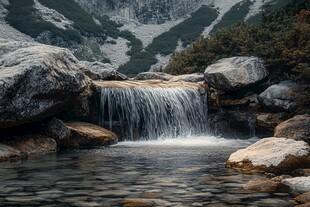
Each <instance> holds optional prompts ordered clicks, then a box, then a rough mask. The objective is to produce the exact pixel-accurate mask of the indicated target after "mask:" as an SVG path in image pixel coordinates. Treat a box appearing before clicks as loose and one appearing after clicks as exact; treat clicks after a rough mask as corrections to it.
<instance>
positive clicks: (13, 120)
mask: <svg viewBox="0 0 310 207" xmlns="http://www.w3.org/2000/svg"><path fill="white" fill-rule="evenodd" d="M80 68H81V66H80V64H79V61H78V60H77V59H76V58H75V57H74V56H73V55H72V53H71V52H70V51H69V50H67V49H63V48H59V47H54V46H48V45H43V44H38V43H27V42H18V41H8V40H4V39H0V128H5V127H9V126H14V125H19V124H23V123H28V122H33V121H36V120H41V119H43V118H45V117H48V116H50V115H52V114H54V113H56V112H58V111H59V110H60V109H61V108H62V107H63V106H64V105H65V104H66V103H67V102H69V101H70V100H72V99H73V98H74V97H76V96H78V95H79V94H80V93H81V92H82V91H83V90H84V89H85V87H86V86H87V85H88V81H89V79H87V78H86V77H85V76H84V74H83V73H82V71H80Z"/></svg>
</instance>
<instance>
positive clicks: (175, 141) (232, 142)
mask: <svg viewBox="0 0 310 207" xmlns="http://www.w3.org/2000/svg"><path fill="white" fill-rule="evenodd" d="M255 141H257V138H252V139H247V140H241V139H224V138H220V137H215V136H189V137H178V138H165V139H161V138H159V139H157V140H149V141H134V142H133V141H125V142H120V143H118V144H117V145H116V146H131V147H139V146H180V147H206V146H248V145H250V144H253V143H254V142H255Z"/></svg>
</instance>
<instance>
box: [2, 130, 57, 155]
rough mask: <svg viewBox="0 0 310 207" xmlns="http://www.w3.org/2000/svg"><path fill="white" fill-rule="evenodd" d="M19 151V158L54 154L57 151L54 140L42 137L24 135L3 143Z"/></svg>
mask: <svg viewBox="0 0 310 207" xmlns="http://www.w3.org/2000/svg"><path fill="white" fill-rule="evenodd" d="M5 144H7V145H8V146H10V147H13V148H14V149H17V150H18V151H20V155H21V156H32V155H39V154H44V153H48V152H54V151H56V149H57V143H56V141H55V139H52V138H50V137H46V136H42V135H25V136H22V137H19V138H15V139H12V140H10V141H7V142H5Z"/></svg>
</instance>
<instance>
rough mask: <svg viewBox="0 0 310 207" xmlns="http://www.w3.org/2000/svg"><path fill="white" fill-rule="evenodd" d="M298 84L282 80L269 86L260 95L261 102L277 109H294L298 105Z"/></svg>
mask: <svg viewBox="0 0 310 207" xmlns="http://www.w3.org/2000/svg"><path fill="white" fill-rule="evenodd" d="M298 87H299V86H298V84H297V83H294V82H291V81H282V82H280V83H279V84H275V85H272V86H270V87H269V88H267V89H266V90H265V91H264V92H262V93H261V94H260V95H259V99H258V100H259V102H260V104H261V105H262V106H263V107H266V108H268V109H272V110H275V111H294V110H295V109H296V108H297V107H298V103H297V102H296V97H295V96H296V95H295V94H296V91H297V90H298Z"/></svg>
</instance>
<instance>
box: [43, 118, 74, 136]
mask: <svg viewBox="0 0 310 207" xmlns="http://www.w3.org/2000/svg"><path fill="white" fill-rule="evenodd" d="M44 132H45V134H46V135H47V136H49V137H52V138H54V139H56V140H63V139H66V138H68V137H69V136H70V130H69V129H68V127H67V126H66V125H65V123H63V122H62V121H61V120H59V119H56V118H54V119H52V120H51V121H50V122H49V123H48V124H47V125H46V126H45V128H44Z"/></svg>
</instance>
